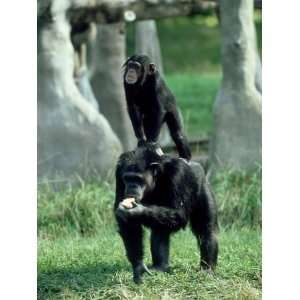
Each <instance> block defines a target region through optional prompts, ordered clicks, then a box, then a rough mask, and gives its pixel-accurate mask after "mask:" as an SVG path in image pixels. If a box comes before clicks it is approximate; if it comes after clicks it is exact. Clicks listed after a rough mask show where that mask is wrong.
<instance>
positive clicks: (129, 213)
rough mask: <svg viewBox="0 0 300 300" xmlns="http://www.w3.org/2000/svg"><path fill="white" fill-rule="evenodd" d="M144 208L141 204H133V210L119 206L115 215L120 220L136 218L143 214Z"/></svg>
mask: <svg viewBox="0 0 300 300" xmlns="http://www.w3.org/2000/svg"><path fill="white" fill-rule="evenodd" d="M145 208H146V207H145V206H144V205H142V204H138V203H135V206H134V207H133V208H125V207H124V206H123V205H121V204H119V206H118V208H117V210H116V214H117V216H119V217H120V218H122V219H127V218H131V217H137V216H140V215H142V214H143V213H144V211H145Z"/></svg>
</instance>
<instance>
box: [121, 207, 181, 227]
mask: <svg viewBox="0 0 300 300" xmlns="http://www.w3.org/2000/svg"><path fill="white" fill-rule="evenodd" d="M118 210H120V211H119V214H120V215H122V216H123V217H124V219H128V220H131V219H132V220H136V221H138V222H141V223H142V224H144V225H145V226H148V227H151V228H161V229H166V230H169V231H177V230H179V229H180V228H183V227H184V226H185V225H186V224H187V216H186V213H185V210H184V209H183V208H178V209H175V208H168V207H165V206H157V205H150V206H144V205H141V204H138V205H137V206H136V207H134V208H131V209H121V208H118ZM121 210H122V211H121Z"/></svg>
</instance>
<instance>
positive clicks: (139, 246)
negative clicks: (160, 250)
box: [117, 216, 150, 283]
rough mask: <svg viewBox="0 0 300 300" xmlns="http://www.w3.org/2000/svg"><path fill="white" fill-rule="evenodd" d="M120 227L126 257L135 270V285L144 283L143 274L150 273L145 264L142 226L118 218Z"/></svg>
mask: <svg viewBox="0 0 300 300" xmlns="http://www.w3.org/2000/svg"><path fill="white" fill-rule="evenodd" d="M117 222H118V225H119V233H120V235H121V237H122V239H123V242H124V246H125V249H126V255H127V257H128V260H129V261H130V263H131V265H132V269H133V281H134V282H135V283H141V282H142V275H143V273H145V272H147V273H150V272H149V270H148V269H147V267H146V266H145V264H144V263H143V256H144V251H143V229H142V226H141V224H137V223H134V222H131V221H130V220H125V219H123V218H122V217H120V216H117Z"/></svg>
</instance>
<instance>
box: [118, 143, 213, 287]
mask: <svg viewBox="0 0 300 300" xmlns="http://www.w3.org/2000/svg"><path fill="white" fill-rule="evenodd" d="M193 164H195V163H193ZM196 169H197V170H198V171H199V170H200V172H198V171H197V173H196V172H195V171H194V170H193V168H192V167H191V165H190V164H188V163H186V162H185V161H184V160H182V159H178V158H172V157H170V156H168V155H163V156H160V155H158V154H157V153H156V151H155V147H154V148H152V147H150V146H146V147H140V148H137V149H136V150H135V151H131V152H126V153H124V154H122V155H121V156H120V159H119V162H118V165H117V169H116V200H115V215H116V220H117V223H118V226H119V233H120V235H121V237H122V239H123V242H124V246H125V249H126V254H127V257H128V259H129V261H130V262H131V264H132V268H133V278H134V281H135V282H137V283H139V282H141V280H142V275H143V273H144V272H149V270H148V268H147V267H146V266H145V265H144V263H143V226H146V227H148V228H150V230H151V254H152V261H153V265H152V268H154V269H156V270H159V271H168V270H169V246H170V235H171V234H172V233H175V232H176V231H178V230H180V229H183V228H185V227H186V225H187V223H188V221H190V225H191V228H192V231H193V233H194V235H195V237H196V239H197V241H198V245H199V247H200V253H201V266H202V268H203V269H208V270H213V269H214V267H215V266H216V263H217V256H218V243H217V238H216V231H217V209H216V203H215V199H214V197H213V194H212V192H211V189H210V186H209V184H208V182H207V180H206V177H205V173H204V171H203V169H202V167H201V166H200V165H198V166H197V168H196Z"/></svg>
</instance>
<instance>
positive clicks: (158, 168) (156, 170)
mask: <svg viewBox="0 0 300 300" xmlns="http://www.w3.org/2000/svg"><path fill="white" fill-rule="evenodd" d="M150 170H151V171H152V174H153V176H154V177H156V176H157V175H159V174H161V173H162V165H161V164H160V163H158V162H153V163H151V164H150Z"/></svg>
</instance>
